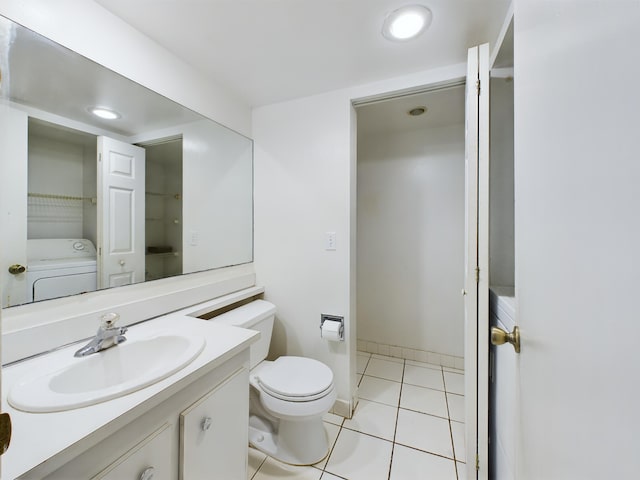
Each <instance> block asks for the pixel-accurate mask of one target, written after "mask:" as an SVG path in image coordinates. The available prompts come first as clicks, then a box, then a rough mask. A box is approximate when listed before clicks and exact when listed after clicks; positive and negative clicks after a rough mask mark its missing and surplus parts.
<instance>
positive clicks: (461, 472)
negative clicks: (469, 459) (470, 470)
mask: <svg viewBox="0 0 640 480" xmlns="http://www.w3.org/2000/svg"><path fill="white" fill-rule="evenodd" d="M456 468H457V469H458V478H459V479H460V480H462V479H464V478H467V465H466V464H464V463H460V462H456Z"/></svg>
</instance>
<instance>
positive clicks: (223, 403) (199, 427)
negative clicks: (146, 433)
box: [180, 368, 249, 480]
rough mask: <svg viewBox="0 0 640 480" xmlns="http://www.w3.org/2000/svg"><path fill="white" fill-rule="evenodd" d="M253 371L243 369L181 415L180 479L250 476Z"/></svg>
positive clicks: (193, 479) (240, 477)
mask: <svg viewBox="0 0 640 480" xmlns="http://www.w3.org/2000/svg"><path fill="white" fill-rule="evenodd" d="M248 431H249V372H248V371H247V369H245V368H242V369H240V370H238V371H237V372H236V373H235V374H233V375H232V376H231V377H229V378H228V379H227V380H225V381H224V382H222V383H221V384H220V385H218V386H217V387H216V388H214V389H213V390H211V392H209V393H208V394H206V395H205V396H204V397H202V398H201V399H200V400H198V401H197V402H196V403H194V404H193V405H191V406H190V407H189V408H188V409H186V410H185V411H183V412H182V413H181V414H180V479H181V480H199V479H205V478H211V479H214V478H215V479H225V480H226V479H229V480H231V479H243V478H247V448H248Z"/></svg>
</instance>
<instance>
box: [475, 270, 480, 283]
mask: <svg viewBox="0 0 640 480" xmlns="http://www.w3.org/2000/svg"><path fill="white" fill-rule="evenodd" d="M476 283H480V267H476Z"/></svg>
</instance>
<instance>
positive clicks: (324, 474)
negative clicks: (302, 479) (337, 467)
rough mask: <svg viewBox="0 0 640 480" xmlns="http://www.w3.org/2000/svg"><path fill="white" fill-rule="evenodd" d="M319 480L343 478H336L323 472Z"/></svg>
mask: <svg viewBox="0 0 640 480" xmlns="http://www.w3.org/2000/svg"><path fill="white" fill-rule="evenodd" d="M320 480H344V479H343V478H340V477H336V476H335V475H331V474H330V473H329V472H324V473H323V474H322V477H320Z"/></svg>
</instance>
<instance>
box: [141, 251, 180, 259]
mask: <svg viewBox="0 0 640 480" xmlns="http://www.w3.org/2000/svg"><path fill="white" fill-rule="evenodd" d="M145 255H146V256H147V257H155V258H163V257H166V258H169V257H179V256H180V252H166V253H146V254H145Z"/></svg>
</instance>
